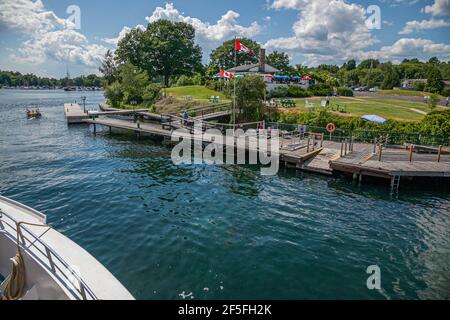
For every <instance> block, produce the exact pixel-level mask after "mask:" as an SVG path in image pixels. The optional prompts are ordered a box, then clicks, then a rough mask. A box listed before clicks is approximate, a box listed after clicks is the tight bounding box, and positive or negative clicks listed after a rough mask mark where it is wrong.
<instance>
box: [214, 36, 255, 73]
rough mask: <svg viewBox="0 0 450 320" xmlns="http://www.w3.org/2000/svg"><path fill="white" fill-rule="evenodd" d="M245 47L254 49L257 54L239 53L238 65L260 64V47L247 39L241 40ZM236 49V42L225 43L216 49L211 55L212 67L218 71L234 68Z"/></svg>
mask: <svg viewBox="0 0 450 320" xmlns="http://www.w3.org/2000/svg"><path fill="white" fill-rule="evenodd" d="M239 40H240V41H241V43H242V44H243V45H245V46H246V47H247V48H250V49H252V50H253V51H254V52H255V54H254V55H251V54H248V53H245V52H237V65H238V66H241V65H245V64H254V63H258V58H259V50H260V48H261V47H260V45H259V44H258V43H256V42H255V41H253V40H251V39H247V38H241V39H239ZM234 48H235V40H234V39H232V40H228V41H225V42H224V43H223V44H222V45H221V46H220V47H218V48H216V49H215V50H214V51H213V52H212V53H211V55H210V58H211V63H210V65H213V66H216V67H217V70H219V68H221V67H222V68H224V69H225V70H228V69H231V68H233V67H234V65H235V63H234Z"/></svg>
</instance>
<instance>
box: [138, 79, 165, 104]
mask: <svg viewBox="0 0 450 320" xmlns="http://www.w3.org/2000/svg"><path fill="white" fill-rule="evenodd" d="M161 89H162V86H161V85H160V84H157V83H151V84H149V85H148V86H146V87H145V89H144V94H143V96H142V99H143V100H144V104H145V105H146V106H147V107H150V106H151V105H152V104H153V103H154V102H155V101H156V100H158V98H159V97H160V92H161Z"/></svg>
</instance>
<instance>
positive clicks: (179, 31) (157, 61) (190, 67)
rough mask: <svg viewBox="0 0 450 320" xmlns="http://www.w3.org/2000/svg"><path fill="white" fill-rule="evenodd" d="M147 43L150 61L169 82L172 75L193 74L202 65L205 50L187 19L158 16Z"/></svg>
mask: <svg viewBox="0 0 450 320" xmlns="http://www.w3.org/2000/svg"><path fill="white" fill-rule="evenodd" d="M144 43H145V45H144V47H145V48H146V50H148V61H147V63H148V64H149V65H151V66H152V69H153V71H154V73H155V74H156V75H161V76H163V77H164V84H165V85H166V86H168V84H169V79H170V77H172V76H180V75H192V74H194V73H195V72H197V71H201V69H202V64H201V60H202V51H201V48H200V46H198V45H196V44H195V29H194V27H193V26H191V25H190V24H187V23H184V22H171V21H168V20H158V21H156V22H154V23H151V24H149V26H148V28H147V31H146V32H145V40H144Z"/></svg>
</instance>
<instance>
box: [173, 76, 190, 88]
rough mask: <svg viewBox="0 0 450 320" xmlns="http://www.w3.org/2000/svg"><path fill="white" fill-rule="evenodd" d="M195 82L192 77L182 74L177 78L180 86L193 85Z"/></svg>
mask: <svg viewBox="0 0 450 320" xmlns="http://www.w3.org/2000/svg"><path fill="white" fill-rule="evenodd" d="M193 84H194V81H193V80H192V78H191V77H188V76H185V75H182V76H181V77H179V78H178V80H177V86H178V87H184V86H192V85H193Z"/></svg>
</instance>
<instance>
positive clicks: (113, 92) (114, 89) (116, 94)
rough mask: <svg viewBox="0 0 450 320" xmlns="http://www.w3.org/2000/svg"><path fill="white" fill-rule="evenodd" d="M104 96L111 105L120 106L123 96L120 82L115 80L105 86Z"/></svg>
mask: <svg viewBox="0 0 450 320" xmlns="http://www.w3.org/2000/svg"><path fill="white" fill-rule="evenodd" d="M105 97H106V98H107V99H108V101H109V102H110V103H111V104H112V105H113V107H120V104H121V102H122V100H123V98H124V91H123V89H122V86H121V84H120V83H119V82H118V81H116V82H113V83H112V84H111V85H109V86H107V87H106V88H105Z"/></svg>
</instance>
